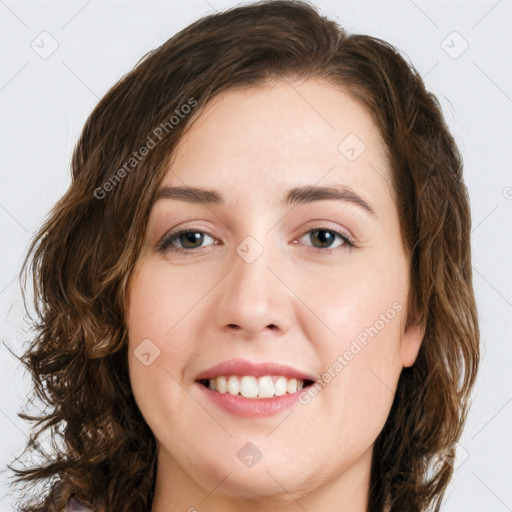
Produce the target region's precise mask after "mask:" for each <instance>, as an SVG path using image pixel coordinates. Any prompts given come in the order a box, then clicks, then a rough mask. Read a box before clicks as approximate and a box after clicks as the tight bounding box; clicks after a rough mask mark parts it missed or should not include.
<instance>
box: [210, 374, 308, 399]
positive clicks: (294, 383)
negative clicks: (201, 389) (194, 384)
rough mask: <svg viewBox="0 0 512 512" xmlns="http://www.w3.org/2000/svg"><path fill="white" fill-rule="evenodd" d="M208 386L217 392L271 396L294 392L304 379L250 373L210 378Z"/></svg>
mask: <svg viewBox="0 0 512 512" xmlns="http://www.w3.org/2000/svg"><path fill="white" fill-rule="evenodd" d="M209 387H210V389H213V390H214V391H218V392H219V393H229V394H230V395H238V394H240V395H242V396H244V397H246V398H272V397H273V396H283V395H285V394H286V393H295V392H296V391H298V390H300V389H302V388H303V387H304V381H303V380H298V379H287V378H286V377H272V376H270V375H265V376H264V377H259V378H256V377H253V376H252V375H244V376H243V377H238V376H236V375H230V376H227V377H225V376H221V377H217V378H215V379H210V380H209Z"/></svg>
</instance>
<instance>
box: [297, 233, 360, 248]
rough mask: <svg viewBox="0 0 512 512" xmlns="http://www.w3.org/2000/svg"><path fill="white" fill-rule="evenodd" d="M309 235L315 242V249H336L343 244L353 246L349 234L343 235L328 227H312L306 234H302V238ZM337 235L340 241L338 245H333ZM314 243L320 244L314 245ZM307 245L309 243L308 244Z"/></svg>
mask: <svg viewBox="0 0 512 512" xmlns="http://www.w3.org/2000/svg"><path fill="white" fill-rule="evenodd" d="M307 236H309V239H310V240H311V241H312V242H313V247H314V248H315V249H335V248H337V247H340V246H342V245H347V246H349V247H351V246H352V245H353V244H352V242H351V240H350V239H349V237H348V236H347V235H343V234H342V233H338V232H337V231H334V230H332V229H326V228H316V229H312V230H310V231H308V232H306V233H304V235H302V237H301V238H303V237H307ZM336 237H337V238H338V239H339V243H338V245H336V246H333V245H332V244H333V242H334V240H335V239H336ZM314 244H319V246H318V245H314ZM306 245H307V244H306Z"/></svg>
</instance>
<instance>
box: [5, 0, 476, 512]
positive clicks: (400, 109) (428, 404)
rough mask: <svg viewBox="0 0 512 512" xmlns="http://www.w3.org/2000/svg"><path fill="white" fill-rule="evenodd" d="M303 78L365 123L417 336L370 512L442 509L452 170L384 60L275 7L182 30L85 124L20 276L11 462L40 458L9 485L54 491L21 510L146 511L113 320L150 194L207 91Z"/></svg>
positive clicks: (468, 310) (462, 349)
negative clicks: (421, 331)
mask: <svg viewBox="0 0 512 512" xmlns="http://www.w3.org/2000/svg"><path fill="white" fill-rule="evenodd" d="M310 78H319V79H322V80H327V81H328V82H329V83H332V85H333V87H338V86H341V87H343V89H344V90H347V91H349V92H350V93H351V94H352V95H353V97H354V98H355V99H356V100H358V101H360V102H361V104H362V105H363V106H364V107H365V108H366V109H367V110H368V112H369V113H370V114H371V115H372V116H373V118H374V120H375V122H376V124H377V126H378V127H379V130H380V134H381V136H382V139H383V140H384V142H385V143H386V146H387V152H388V157H389V161H390V166H391V169H392V180H393V183H392V185H393V187H394V190H395V192H396V197H397V208H398V212H399V216H400V226H401V233H402V237H403V243H404V247H406V249H407V251H408V253H409V254H410V261H411V264H410V280H411V293H410V297H409V308H408V311H409V318H408V321H410V322H418V323H420V324H421V325H422V326H424V327H425V337H424V340H423V344H422V346H421V349H420V352H419V355H418V358H417V360H416V363H415V364H414V365H413V366H412V367H411V368H405V369H404V370H403V371H402V373H401V376H400V380H399V383H398V389H397V392H396V395H395V399H394V403H393V405H392V409H391V411H390V414H389V417H388V420H387V422H386V424H385V426H384V429H383V431H382V432H381V434H380V435H379V437H378V439H377V440H376V442H375V445H374V451H373V462H372V474H371V487H370V493H369V497H368V511H371V512H379V511H383V510H389V511H390V512H403V511H407V512H419V511H424V510H439V507H440V504H441V500H442V497H443V494H444V492H445V490H446V487H447V485H448V483H449V481H450V478H451V476H452V471H453V469H452V466H451V464H450V459H449V455H450V451H451V450H452V447H453V445H454V443H455V442H456V441H457V440H458V439H459V437H460V435H461V431H462V428H463V426H464V423H465V420H466V414H467V410H468V405H469V401H470V394H471V390H472V387H473V384H474V381H475V375H476V371H477V367H478V362H479V329H478V321H477V311H476V305H475V299H474V294H473V288H472V274H471V257H470V224H471V221H470V209H469V200H468V194H467V190H466V187H465V185H464V183H463V179H462V158H461V155H460V154H459V151H458V149H457V147H456V145H455V142H454V139H453V138H452V136H451V135H450V133H449V130H448V128H447V126H446V124H445V122H444V120H443V116H442V111H441V108H440V105H439V103H438V101H437V100H436V98H435V97H434V96H433V95H432V94H431V93H429V92H427V91H426V89H425V86H424V84H423V81H422V79H421V77H420V75H419V74H418V72H417V71H416V70H415V69H414V68H413V67H412V66H411V65H410V64H408V63H407V62H406V61H405V60H404V58H402V57H401V56H400V54H399V52H398V51H397V50H396V49H395V48H394V47H393V46H391V45H390V44H388V43H386V42H384V41H382V40H379V39H376V38H373V37H369V36H366V35H357V34H349V33H347V32H346V31H345V30H344V29H342V28H341V27H340V26H338V25H337V24H336V23H335V22H334V21H332V20H329V19H327V18H325V17H323V16H321V15H319V13H318V12H317V10H316V8H314V7H313V6H311V5H309V4H307V3H305V2H300V1H284V0H282V1H264V2H258V3H253V4H250V5H246V6H242V7H236V8H232V9H230V10H227V11H224V12H221V13H217V14H213V15H209V16H206V17H203V18H201V19H199V20H198V21H196V22H194V23H193V24H191V25H189V26H188V27H186V28H185V29H183V30H181V31H180V32H179V33H177V34H176V35H174V36H173V37H172V38H171V39H169V40H168V41H167V42H165V43H164V44H163V45H162V46H160V47H159V48H157V49H156V50H153V51H151V52H149V53H148V54H147V55H146V56H145V57H144V58H143V59H142V60H141V61H140V62H139V63H138V64H137V65H136V66H135V68H134V69H133V70H132V71H131V72H130V73H128V74H127V75H125V76H124V77H123V78H122V79H121V80H120V81H119V82H118V83H117V84H115V85H114V86H113V87H112V88H111V89H110V90H109V91H108V93H107V94H106V95H105V97H104V98H103V99H102V100H101V101H100V102H99V104H98V105H97V106H96V108H95V109H94V111H93V112H92V113H91V115H90V117H89V118H88V120H87V122H86V124H85V126H84V128H83V132H82V134H81V137H80V139H79V141H78V143H77V145H76V148H75V151H74V154H73V158H72V182H71V185H70V187H69V189H68V190H67V192H66V193H65V195H64V196H63V197H62V199H61V200H60V201H59V202H58V203H57V204H56V206H55V207H54V209H53V210H52V212H51V214H50V216H49V218H48V219H47V220H46V221H45V223H44V225H43V226H42V228H41V229H40V231H39V232H38V233H37V235H36V236H35V237H34V239H33V242H32V244H31V247H30V250H29V252H28V254H27V257H26V259H25V262H24V265H23V269H22V272H23V275H24V276H26V274H27V273H28V272H29V271H31V274H32V280H33V282H32V284H33V287H34V293H35V298H34V304H35V308H36V313H37V319H36V320H34V326H35V336H34V338H33V339H32V341H31V344H30V347H29V348H28V350H27V351H26V352H25V354H24V355H23V357H22V361H23V363H24V365H25V366H26V368H27V369H28V370H29V372H30V374H31V377H32V379H33V383H34V394H35V396H37V397H38V398H39V399H41V400H42V401H43V403H45V404H46V405H47V406H49V407H50V410H49V411H44V412H42V413H41V414H40V415H36V416H32V415H27V414H19V416H20V417H22V418H24V419H27V420H30V421H35V422H36V425H35V426H36V427H38V428H37V430H36V428H34V431H33V433H32V435H31V438H30V441H29V443H28V445H27V448H26V449H25V451H24V452H23V453H25V452H26V451H27V450H30V451H37V452H38V453H40V454H42V455H43V457H44V461H45V462H44V463H43V464H40V465H38V466H33V467H26V468H24V469H13V468H11V469H13V471H15V472H16V474H17V476H18V478H17V480H16V483H17V484H18V485H19V483H20V482H26V486H28V487H30V486H31V485H32V486H33V485H34V483H35V482H41V481H44V482H50V483H49V484H47V487H48V489H49V490H48V492H46V493H44V495H38V496H35V497H32V498H30V499H27V500H25V501H26V502H25V503H24V505H23V508H21V510H22V511H23V512H34V511H36V510H44V511H48V512H56V511H60V510H61V509H62V507H63V506H64V504H65V502H66V500H67V499H68V497H69V496H70V495H71V494H73V493H76V494H78V495H80V496H82V497H84V498H85V499H87V501H89V502H90V503H91V504H92V505H93V506H95V507H96V508H97V509H98V510H109V511H110V510H115V511H116V512H128V511H130V512H137V511H140V512H142V511H144V512H146V511H147V510H148V509H150V507H151V503H152V498H153V491H154V484H155V471H156V441H155V438H154V435H153V434H152V432H151V430H150V429H149V427H148V425H147V424H146V423H145V421H144V419H143V417H142V415H141V413H140V411H139V410H138V407H137V405H136V403H135V400H134V397H133V394H132V392H131V387H130V381H129V377H128V364H127V329H126V326H125V323H124V314H125V297H126V289H127V282H128V279H129V277H130V274H131V270H132V268H133V266H134V263H135V262H136V260H137V257H138V254H139V251H140V248H141V244H142V240H143V238H144V231H145V227H146V224H147V219H148V215H149V211H150V209H151V205H152V202H153V199H154V196H155V191H156V189H157V187H158V185H159V183H160V181H161V179H162V178H163V176H164V174H165V172H166V170H167V169H168V165H169V162H170V159H171V158H172V155H173V152H174V150H175V148H176V145H177V143H178V142H179V140H180V139H181V138H182V136H183V134H184V133H185V130H186V129H189V128H190V127H191V126H192V124H193V121H194V120H195V119H197V118H198V116H199V115H200V112H201V110H202V109H203V108H204V106H205V105H206V104H207V103H208V101H209V100H211V99H212V98H213V97H214V96H215V95H217V94H219V93H220V92H222V91H226V90H229V89H241V88H244V87H257V86H258V85H263V84H265V83H266V82H268V81H269V80H275V79H303V80H306V79H310ZM185 105H188V106H189V107H188V108H185ZM157 128H159V131H158V130H157ZM157 134H158V135H157ZM150 140H151V142H150ZM143 147H146V151H142V148H143ZM142 153H144V154H143V155H142ZM123 169H124V171H123ZM43 433H47V434H48V433H49V434H50V436H51V438H52V439H54V440H58V441H59V443H57V442H55V443H54V453H53V454H50V455H47V454H45V452H44V451H41V449H40V447H39V444H38V439H39V438H40V436H41V435H42V434H43ZM445 455H448V456H445Z"/></svg>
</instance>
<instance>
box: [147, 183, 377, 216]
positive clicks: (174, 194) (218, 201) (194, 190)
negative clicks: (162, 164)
mask: <svg viewBox="0 0 512 512" xmlns="http://www.w3.org/2000/svg"><path fill="white" fill-rule="evenodd" d="M159 199H178V200H181V201H187V202H190V203H199V204H215V205H219V206H222V205H224V204H225V202H224V198H223V197H222V194H220V193H219V192H218V191H217V190H214V189H207V188H200V187H188V186H175V187H163V188H161V189H160V190H159V191H158V192H157V194H156V198H155V202H156V201H158V200H159ZM325 200H338V201H344V202H347V203H351V204H355V205H357V206H359V207H361V208H362V209H364V210H365V211H366V212H368V213H369V214H370V215H372V216H374V217H377V215H376V213H375V209H374V208H373V207H372V206H371V205H370V204H369V203H368V201H366V200H365V199H363V198H362V197H361V196H359V195H358V194H356V193H355V192H354V191H353V190H351V189H350V188H348V187H346V186H344V185H337V186H318V185H303V186H299V187H294V188H291V189H289V190H287V191H286V193H285V195H284V197H283V199H282V200H281V203H280V204H281V205H282V206H284V207H289V206H295V205H298V204H308V203H312V202H314V201H325Z"/></svg>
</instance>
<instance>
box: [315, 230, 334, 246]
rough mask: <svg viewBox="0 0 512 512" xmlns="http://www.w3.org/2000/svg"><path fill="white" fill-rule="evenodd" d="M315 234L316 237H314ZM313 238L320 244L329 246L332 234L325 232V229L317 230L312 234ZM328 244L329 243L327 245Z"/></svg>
mask: <svg viewBox="0 0 512 512" xmlns="http://www.w3.org/2000/svg"><path fill="white" fill-rule="evenodd" d="M315 233H316V236H315ZM319 233H322V235H319ZM313 238H318V239H320V244H322V245H323V244H327V245H330V243H332V242H333V234H332V233H330V232H329V231H326V230H325V229H317V230H316V231H314V232H313ZM329 242H330V243H329Z"/></svg>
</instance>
